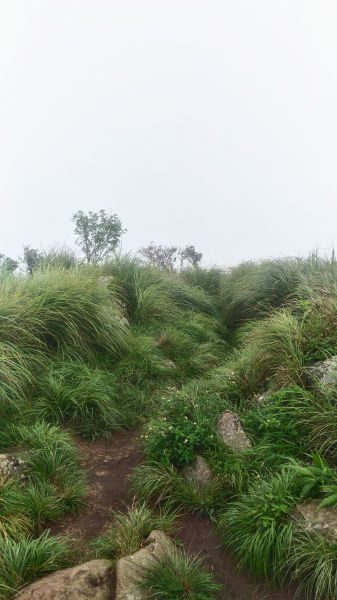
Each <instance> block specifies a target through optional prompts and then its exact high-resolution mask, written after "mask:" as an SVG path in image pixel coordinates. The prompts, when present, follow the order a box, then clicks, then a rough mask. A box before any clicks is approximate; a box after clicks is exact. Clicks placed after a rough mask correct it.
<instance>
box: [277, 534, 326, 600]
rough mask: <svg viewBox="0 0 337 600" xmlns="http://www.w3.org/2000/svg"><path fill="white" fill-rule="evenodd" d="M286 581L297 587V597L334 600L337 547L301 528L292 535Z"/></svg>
mask: <svg viewBox="0 0 337 600" xmlns="http://www.w3.org/2000/svg"><path fill="white" fill-rule="evenodd" d="M284 572H285V573H286V574H285V579H288V578H289V577H290V579H291V581H292V583H293V585H294V586H295V590H296V592H295V597H296V598H297V597H298V598H300V597H302V595H304V596H305V597H306V598H314V599H315V600H335V598H336V597H337V544H336V542H332V541H331V540H329V539H327V538H326V537H323V536H322V535H319V534H313V533H308V532H306V531H304V530H302V529H299V530H298V531H296V533H295V534H294V536H293V540H292V545H291V550H290V552H289V553H288V556H287V561H286V563H285V565H284Z"/></svg>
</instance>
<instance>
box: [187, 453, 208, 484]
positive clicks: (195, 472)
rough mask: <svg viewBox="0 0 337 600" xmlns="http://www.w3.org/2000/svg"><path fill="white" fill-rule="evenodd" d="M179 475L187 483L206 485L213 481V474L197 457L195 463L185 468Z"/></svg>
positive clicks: (202, 459)
mask: <svg viewBox="0 0 337 600" xmlns="http://www.w3.org/2000/svg"><path fill="white" fill-rule="evenodd" d="M181 474H182V475H183V477H185V478H186V479H187V480H188V481H191V482H195V483H198V484H200V485H207V484H208V483H210V482H211V481H212V479H213V473H212V471H211V469H210V467H209V465H208V463H207V462H206V461H205V459H204V458H203V457H202V456H197V457H196V459H195V462H194V463H193V464H192V465H189V466H188V467H185V468H184V469H183V470H182V472H181Z"/></svg>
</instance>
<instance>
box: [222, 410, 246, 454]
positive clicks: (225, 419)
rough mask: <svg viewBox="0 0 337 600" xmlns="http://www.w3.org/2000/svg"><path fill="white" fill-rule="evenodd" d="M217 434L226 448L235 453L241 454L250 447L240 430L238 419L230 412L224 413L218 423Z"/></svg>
mask: <svg viewBox="0 0 337 600" xmlns="http://www.w3.org/2000/svg"><path fill="white" fill-rule="evenodd" d="M218 433H219V435H220V437H221V439H222V441H223V442H224V444H226V445H227V446H229V447H230V448H232V450H234V451H235V452H242V451H243V450H247V448H250V447H251V443H250V441H249V439H248V438H247V436H246V434H245V432H244V431H243V429H242V426H241V423H240V419H239V417H238V416H237V415H236V414H234V413H232V412H230V411H226V412H224V413H223V414H222V415H221V417H220V418H219V421H218Z"/></svg>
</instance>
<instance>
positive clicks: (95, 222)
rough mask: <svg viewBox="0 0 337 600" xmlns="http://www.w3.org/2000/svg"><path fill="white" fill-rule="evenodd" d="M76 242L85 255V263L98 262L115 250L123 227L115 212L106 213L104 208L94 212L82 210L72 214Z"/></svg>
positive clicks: (123, 231)
mask: <svg viewBox="0 0 337 600" xmlns="http://www.w3.org/2000/svg"><path fill="white" fill-rule="evenodd" d="M72 220H73V222H74V223H75V235H76V243H77V244H78V245H79V246H80V248H81V250H82V252H83V254H84V255H85V258H86V261H87V263H98V262H101V261H103V260H106V259H107V258H109V256H111V254H112V253H113V252H114V250H116V248H117V246H118V244H119V241H120V238H121V236H122V234H123V233H125V231H126V230H125V229H123V227H122V223H121V220H120V218H119V217H118V216H117V215H115V214H107V213H106V212H105V210H100V211H99V212H97V213H95V212H92V211H89V213H87V214H86V213H84V212H83V210H79V211H78V212H76V213H74V214H73V217H72Z"/></svg>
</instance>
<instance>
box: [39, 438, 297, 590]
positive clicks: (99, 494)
mask: <svg viewBox="0 0 337 600" xmlns="http://www.w3.org/2000/svg"><path fill="white" fill-rule="evenodd" d="M76 442H77V444H78V447H79V450H80V452H81V455H82V460H81V462H82V466H83V468H84V469H85V470H86V471H87V473H88V479H89V494H88V498H87V503H86V507H85V509H84V510H83V511H82V512H81V513H80V514H79V515H74V516H68V517H66V518H63V519H62V520H61V521H60V522H59V523H56V524H54V525H53V526H52V527H51V532H52V533H53V534H54V535H56V534H61V535H68V536H70V537H71V538H72V539H73V540H74V548H75V559H76V560H77V562H81V561H82V560H84V559H86V557H87V553H88V543H87V542H88V541H89V540H90V539H92V538H95V537H97V536H99V535H100V534H101V533H102V531H103V529H104V527H105V525H106V524H107V523H109V522H110V521H111V511H112V510H125V509H126V507H127V505H128V504H129V503H130V496H129V493H128V487H129V480H128V477H129V475H130V474H131V472H132V470H133V469H134V467H136V466H137V465H138V464H139V463H140V462H141V461H142V458H143V454H142V450H141V444H140V442H139V439H138V436H137V434H134V433H130V432H126V431H123V432H118V433H116V434H115V435H114V437H113V438H112V439H110V440H99V441H96V442H93V443H89V442H86V441H83V440H81V439H80V440H76ZM177 538H178V539H180V540H181V542H182V545H183V546H184V548H185V549H186V550H187V551H188V552H189V553H191V554H199V555H201V557H202V558H203V562H204V564H205V566H206V567H207V568H209V569H210V570H211V571H213V573H214V575H215V576H216V578H217V580H218V581H219V583H221V584H222V585H223V591H222V593H221V595H220V598H221V600H292V599H293V597H294V596H293V594H291V593H290V592H286V591H273V590H270V589H269V588H267V587H266V586H264V585H258V584H257V583H256V582H255V581H253V580H252V579H251V578H250V577H249V575H247V573H245V572H241V573H239V572H238V570H237V569H236V566H235V563H234V560H233V559H232V557H231V556H230V555H229V554H228V553H227V552H226V550H225V549H224V547H223V545H222V541H221V538H220V537H219V536H218V535H217V533H216V532H215V530H214V528H213V527H212V525H211V523H210V522H209V521H208V519H207V518H206V517H199V516H197V515H194V514H186V515H185V516H183V517H182V518H181V520H180V522H179V524H178V527H177Z"/></svg>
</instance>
